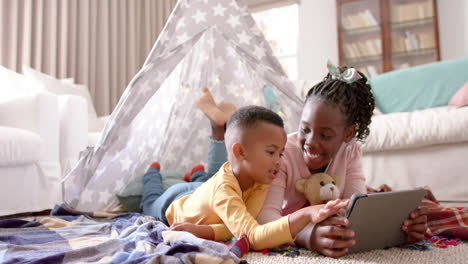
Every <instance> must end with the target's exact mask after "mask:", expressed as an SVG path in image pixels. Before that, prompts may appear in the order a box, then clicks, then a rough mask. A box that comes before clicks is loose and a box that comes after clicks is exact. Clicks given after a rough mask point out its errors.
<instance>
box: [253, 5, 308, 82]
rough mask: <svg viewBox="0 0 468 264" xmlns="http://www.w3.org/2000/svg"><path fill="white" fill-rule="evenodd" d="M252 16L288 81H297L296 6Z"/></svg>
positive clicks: (297, 30) (297, 13)
mask: <svg viewBox="0 0 468 264" xmlns="http://www.w3.org/2000/svg"><path fill="white" fill-rule="evenodd" d="M252 15H253V18H254V19H255V22H256V23H257V25H258V27H259V28H260V30H262V32H263V35H264V36H265V38H266V40H267V41H268V43H270V47H271V49H272V50H273V53H274V54H275V56H276V57H277V58H278V60H279V62H280V63H281V65H282V67H283V69H284V71H285V72H286V74H287V75H288V77H289V79H291V80H295V79H297V39H298V32H299V6H298V4H290V5H286V6H281V7H277V8H271V9H267V10H264V11H260V12H255V13H253V14H252Z"/></svg>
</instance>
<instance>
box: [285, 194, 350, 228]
mask: <svg viewBox="0 0 468 264" xmlns="http://www.w3.org/2000/svg"><path fill="white" fill-rule="evenodd" d="M348 203H349V200H346V201H340V200H339V199H337V200H334V201H329V202H328V203H326V204H325V205H323V204H321V205H312V206H308V207H304V208H302V209H300V210H297V211H296V212H294V213H292V214H290V215H289V229H290V231H291V236H293V237H296V235H297V234H298V233H299V232H300V231H301V230H302V229H304V227H306V226H307V225H308V224H309V223H313V224H317V223H320V222H322V221H323V220H325V219H327V218H329V217H330V216H333V215H335V214H336V213H337V212H338V211H339V210H340V209H341V208H345V207H346V206H348Z"/></svg>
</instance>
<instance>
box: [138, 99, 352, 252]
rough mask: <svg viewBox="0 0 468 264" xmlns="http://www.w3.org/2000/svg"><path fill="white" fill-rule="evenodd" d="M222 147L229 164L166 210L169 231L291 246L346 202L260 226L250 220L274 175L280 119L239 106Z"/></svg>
mask: <svg viewBox="0 0 468 264" xmlns="http://www.w3.org/2000/svg"><path fill="white" fill-rule="evenodd" d="M225 144H226V148H227V150H228V162H226V163H225V164H224V165H223V166H222V167H221V168H220V169H219V171H218V172H217V173H216V174H215V175H214V176H213V177H212V178H211V179H209V180H208V181H206V182H205V183H203V184H202V185H200V186H199V187H198V186H197V187H198V188H197V189H196V190H195V191H194V192H193V193H191V194H188V195H185V196H184V197H182V198H180V199H178V200H175V201H173V202H172V203H171V204H170V206H169V208H168V209H167V210H166V211H165V217H166V219H167V222H168V223H169V224H170V225H171V229H172V230H184V231H189V232H191V233H193V234H194V235H196V236H198V237H201V238H206V239H212V240H217V241H224V240H227V239H229V238H231V237H232V236H233V235H234V236H235V237H237V238H239V237H240V236H241V235H242V234H246V235H247V238H248V239H249V242H250V247H251V248H253V249H255V250H260V249H264V248H271V247H275V246H279V245H281V244H284V243H288V242H293V241H294V238H295V236H296V234H297V233H298V232H299V231H300V230H302V228H304V227H305V226H306V225H307V224H308V223H311V222H312V223H319V222H321V221H322V220H324V219H326V218H328V217H329V216H331V215H333V214H335V213H336V212H337V211H338V210H339V209H340V208H343V207H346V206H347V204H348V202H341V201H339V200H336V201H332V202H329V203H327V204H326V205H318V206H310V207H306V208H303V209H301V210H298V211H296V212H294V213H293V214H291V215H288V216H284V217H282V218H280V219H278V220H276V221H273V222H271V223H267V224H264V225H259V224H258V223H257V221H256V220H255V218H256V217H257V215H258V213H259V212H260V209H261V208H262V206H263V202H264V200H265V197H266V194H267V191H268V187H269V184H270V183H271V182H272V180H273V179H274V178H275V177H276V174H277V173H278V171H279V168H280V165H281V156H282V152H283V150H284V146H285V144H286V132H285V131H284V125H283V120H282V119H281V117H280V116H279V115H277V114H276V113H274V112H273V111H271V110H269V109H267V108H264V107H259V106H248V107H243V108H240V109H239V110H237V111H236V112H234V114H233V115H232V116H231V118H230V119H229V121H228V123H227V125H226V135H225ZM145 176H146V175H145ZM175 188H177V187H175ZM144 192H145V191H144ZM144 196H145V194H144ZM161 197H162V196H161ZM143 200H145V197H143ZM156 202H158V201H156ZM144 213H145V212H144Z"/></svg>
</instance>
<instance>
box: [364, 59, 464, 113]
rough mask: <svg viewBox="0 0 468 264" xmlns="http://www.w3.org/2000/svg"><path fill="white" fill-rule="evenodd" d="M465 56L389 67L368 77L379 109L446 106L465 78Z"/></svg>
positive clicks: (415, 108) (410, 109)
mask: <svg viewBox="0 0 468 264" xmlns="http://www.w3.org/2000/svg"><path fill="white" fill-rule="evenodd" d="M466 69H468V57H466V58H463V59H458V60H450V61H442V62H436V63H431V64H426V65H421V66H416V67H412V68H408V69H402V70H396V71H391V72H388V73H384V74H381V75H379V76H377V77H374V78H371V79H369V83H370V85H371V87H372V92H373V93H374V97H375V102H376V105H377V107H378V108H379V109H380V111H382V113H394V112H411V111H415V110H422V109H427V108H433V107H440V106H446V105H447V104H448V103H449V101H450V98H452V96H453V95H454V94H455V93H456V92H457V90H458V89H459V87H461V86H462V85H463V84H464V83H466V82H468V74H466Z"/></svg>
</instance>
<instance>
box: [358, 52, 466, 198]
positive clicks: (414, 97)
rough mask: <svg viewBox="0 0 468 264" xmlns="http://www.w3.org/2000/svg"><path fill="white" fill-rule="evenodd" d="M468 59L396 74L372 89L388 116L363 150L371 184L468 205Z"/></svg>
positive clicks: (375, 122) (378, 117) (376, 122)
mask: <svg viewBox="0 0 468 264" xmlns="http://www.w3.org/2000/svg"><path fill="white" fill-rule="evenodd" d="M466 69H468V58H463V59H458V60H451V61H443V62H436V63H431V64H427V65H422V66H417V67H413V68H409V69H404V70H398V71H393V72H389V73H385V74H382V75H379V76H377V77H375V78H371V79H370V80H369V83H370V85H371V87H372V90H373V93H374V96H375V98H376V106H377V108H378V109H379V110H380V111H381V112H382V113H380V114H379V113H377V114H375V115H374V116H373V118H372V123H371V127H370V134H369V137H368V138H367V140H366V142H365V143H364V144H363V145H362V151H363V158H362V164H363V170H364V174H365V176H366V179H367V184H368V185H369V186H371V187H374V188H377V187H378V186H380V185H381V184H387V185H389V186H391V187H392V188H393V189H396V190H399V189H408V188H414V187H423V186H427V187H428V188H429V189H430V190H432V192H433V193H434V195H435V197H436V198H437V199H438V200H440V201H458V202H466V201H468V188H467V187H466V186H468V84H466V83H468V74H467V73H466Z"/></svg>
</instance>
